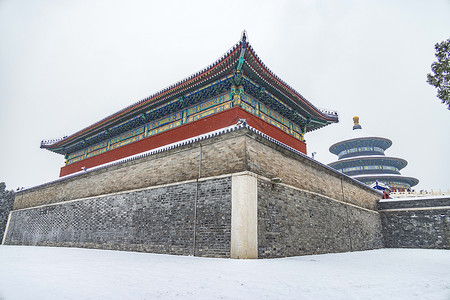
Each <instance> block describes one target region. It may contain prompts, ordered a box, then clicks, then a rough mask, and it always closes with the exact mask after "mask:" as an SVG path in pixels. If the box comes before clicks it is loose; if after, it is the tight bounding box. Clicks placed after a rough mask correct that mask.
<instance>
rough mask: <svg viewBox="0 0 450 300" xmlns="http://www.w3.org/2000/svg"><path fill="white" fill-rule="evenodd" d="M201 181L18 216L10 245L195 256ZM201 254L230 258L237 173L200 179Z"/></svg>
mask: <svg viewBox="0 0 450 300" xmlns="http://www.w3.org/2000/svg"><path fill="white" fill-rule="evenodd" d="M196 186H197V184H196V182H189V183H183V184H177V185H170V186H164V187H159V188H153V189H146V190H141V191H134V192H125V193H119V194H111V195H105V196H100V197H94V198H89V199H84V200H77V201H69V202H63V203H60V204H54V205H46V206H42V207H36V208H31V209H24V210H18V211H15V212H14V213H13V214H12V219H11V221H10V228H9V231H8V235H7V238H6V244H12V245H14V244H16V245H49V246H69V247H70V246H73V247H89V248H102V249H114V250H133V251H146V252H154V253H168V254H180V255H192V254H193V244H194V202H195V195H196ZM197 197H198V199H197V223H196V229H195V230H196V247H195V255H197V256H215V257H229V255H230V226H231V177H224V178H218V179H212V180H206V181H199V183H198V194H197Z"/></svg>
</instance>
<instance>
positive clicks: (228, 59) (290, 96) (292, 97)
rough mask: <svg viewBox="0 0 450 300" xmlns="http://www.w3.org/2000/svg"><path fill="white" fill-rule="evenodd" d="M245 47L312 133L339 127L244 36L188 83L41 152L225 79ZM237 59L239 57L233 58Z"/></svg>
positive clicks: (183, 81) (54, 150)
mask: <svg viewBox="0 0 450 300" xmlns="http://www.w3.org/2000/svg"><path fill="white" fill-rule="evenodd" d="M242 47H247V49H246V50H248V51H249V53H250V54H251V55H252V57H253V58H254V60H255V61H256V62H257V63H258V64H259V66H260V67H261V68H260V69H261V71H262V72H263V73H264V74H258V72H257V71H256V70H255V75H257V76H263V75H264V76H266V77H268V78H272V79H273V80H274V82H275V84H276V86H272V85H271V84H269V83H266V84H267V85H268V88H270V86H272V88H273V89H274V90H276V91H277V93H279V94H280V95H282V98H283V99H282V100H283V101H286V102H288V103H287V104H290V105H293V106H294V105H295V106H298V107H300V108H301V109H302V110H304V111H305V112H306V113H307V114H309V115H311V116H312V117H313V121H316V122H319V123H322V124H320V125H316V126H313V127H314V128H312V129H311V131H312V130H316V129H319V128H321V127H324V126H326V125H329V124H330V123H337V122H338V121H339V120H338V116H337V114H336V116H335V117H334V116H333V117H332V116H327V115H325V114H324V113H322V112H321V111H320V110H319V109H318V108H317V107H315V106H314V105H312V104H311V103H310V102H309V101H308V100H306V99H305V98H304V97H303V96H302V95H300V94H299V93H298V92H296V91H295V90H294V89H293V88H291V87H290V86H289V85H287V84H286V83H285V82H284V81H282V80H281V79H280V78H279V77H278V76H276V75H275V74H274V73H273V72H272V71H271V70H270V69H268V68H267V67H266V66H265V64H264V63H263V62H262V61H261V60H260V59H259V57H258V56H257V55H256V53H255V52H254V50H253V48H252V47H251V45H250V44H249V43H247V42H245V35H243V39H241V40H240V41H239V42H237V43H236V44H235V45H234V46H233V47H231V48H230V50H228V51H227V52H226V53H225V54H224V55H222V56H221V57H220V58H219V59H218V60H216V61H215V62H214V63H212V64H211V65H209V66H207V67H205V68H203V69H202V70H201V71H199V72H196V73H194V74H192V75H191V76H188V77H186V78H185V79H183V80H181V81H179V82H177V83H175V84H173V85H171V86H169V87H167V88H165V89H162V90H161V91H159V92H156V93H155V94H153V95H151V96H149V97H147V98H144V99H143V100H140V101H138V102H136V103H134V104H132V105H130V106H127V107H125V108H124V109H122V110H120V111H118V112H116V113H114V114H112V115H109V116H107V117H106V118H104V119H102V120H100V121H98V122H96V123H94V124H92V125H90V126H88V127H86V128H84V129H82V130H80V131H77V132H75V133H74V134H72V135H70V136H67V137H65V138H63V139H61V140H58V141H57V142H56V143H49V144H45V141H43V143H41V148H43V149H48V150H50V151H53V152H56V153H60V154H64V153H63V150H62V149H63V148H64V146H66V145H68V144H70V143H73V142H75V141H79V140H81V139H83V138H85V137H87V136H89V135H93V134H97V133H99V132H101V131H102V130H104V128H105V127H110V126H114V125H115V124H118V123H120V122H121V121H123V119H125V118H127V117H129V116H132V115H136V114H138V113H139V112H140V111H141V110H143V109H147V108H148V107H149V106H154V105H158V104H162V103H164V101H168V100H170V98H171V99H173V98H175V97H177V96H179V94H183V93H186V92H187V91H189V90H193V89H194V88H196V87H198V84H200V83H202V84H204V83H205V82H207V81H208V80H211V79H212V78H215V77H216V76H217V75H218V74H219V75H222V74H221V72H220V71H218V72H216V71H217V70H218V69H219V68H220V67H223V68H222V69H229V68H230V67H232V66H233V65H235V64H236V63H237V59H238V57H237V54H238V53H239V51H240V50H242ZM234 56H236V57H234ZM246 63H247V64H250V62H249V61H246ZM219 77H220V76H219ZM289 102H292V103H289Z"/></svg>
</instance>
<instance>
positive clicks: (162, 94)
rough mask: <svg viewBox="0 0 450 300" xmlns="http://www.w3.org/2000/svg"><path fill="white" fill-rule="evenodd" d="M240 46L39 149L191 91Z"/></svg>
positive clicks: (72, 138) (109, 123)
mask: <svg viewBox="0 0 450 300" xmlns="http://www.w3.org/2000/svg"><path fill="white" fill-rule="evenodd" d="M240 44H242V41H239V42H238V43H236V44H235V45H234V46H233V47H231V48H230V50H228V51H227V52H226V53H225V54H224V55H222V56H221V58H219V59H218V60H216V61H215V62H214V63H212V64H211V65H209V66H207V67H205V68H204V69H202V70H201V71H199V72H196V73H194V74H193V75H191V76H188V77H186V78H185V79H183V80H181V81H179V82H177V83H175V84H173V85H170V86H169V87H167V88H164V89H162V90H161V91H158V92H156V93H155V94H153V95H151V96H149V97H147V98H144V99H143V100H140V101H138V102H136V103H134V104H132V105H130V106H127V107H125V108H124V109H122V110H120V111H118V112H116V113H114V114H112V115H109V116H107V117H106V118H104V119H102V120H100V121H98V122H96V123H94V124H92V125H90V126H88V127H86V128H84V129H82V130H80V131H77V132H75V133H74V134H72V135H70V136H67V137H66V138H64V139H62V140H60V141H59V142H58V143H56V144H52V145H41V148H43V149H49V150H51V151H53V150H52V149H54V148H58V147H62V146H63V145H64V144H67V143H70V142H71V141H73V140H74V139H76V138H80V136H83V135H89V134H90V133H92V132H93V131H95V130H97V129H98V128H99V127H104V126H107V125H112V124H113V123H119V122H120V119H123V118H125V117H127V116H128V115H132V114H136V112H138V111H139V110H141V109H145V108H147V106H149V105H156V104H159V103H161V101H160V100H163V99H165V98H167V97H170V96H171V97H172V98H173V97H174V95H173V94H177V93H178V92H179V91H180V90H183V88H186V89H189V87H188V86H187V85H188V84H191V88H192V89H193V88H194V86H193V85H192V84H193V83H196V82H195V81H196V80H199V79H200V78H201V77H202V76H204V75H205V73H208V72H211V71H212V70H213V69H214V68H216V67H219V66H220V65H221V64H223V63H224V62H226V61H227V60H229V59H230V58H231V56H232V55H233V54H235V53H236V51H237V50H239V46H240ZM235 63H236V59H231V60H230V61H229V62H228V64H229V66H232V65H233V64H235ZM210 75H212V76H211V77H213V76H214V75H215V74H210ZM211 77H209V78H211ZM202 79H203V80H208V77H205V78H202ZM171 93H172V95H171Z"/></svg>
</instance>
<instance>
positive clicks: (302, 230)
mask: <svg viewBox="0 0 450 300" xmlns="http://www.w3.org/2000/svg"><path fill="white" fill-rule="evenodd" d="M382 247H383V242H382V235H381V223H380V219H379V216H378V213H377V212H375V211H371V210H367V209H362V208H359V207H355V206H352V205H347V204H344V203H340V202H337V201H333V200H331V199H329V198H326V197H324V196H321V195H318V194H314V193H309V192H305V191H301V190H298V189H294V188H291V187H288V186H286V185H282V184H273V183H271V182H270V181H267V180H261V179H260V180H258V257H260V258H269V257H283V256H295V255H305V254H319V253H329V252H345V251H351V250H354V251H356V250H367V249H377V248H382Z"/></svg>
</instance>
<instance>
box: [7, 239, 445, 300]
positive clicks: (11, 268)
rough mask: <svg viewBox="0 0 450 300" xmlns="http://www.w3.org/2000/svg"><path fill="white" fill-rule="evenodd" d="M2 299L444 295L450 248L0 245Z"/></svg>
mask: <svg viewBox="0 0 450 300" xmlns="http://www.w3.org/2000/svg"><path fill="white" fill-rule="evenodd" d="M0 299H1V300H10V299H377V300H378V299H408V300H410V299H421V300H423V299H450V251H448V250H425V249H380V250H372V251H361V252H352V253H339V254H324V255H311V256H299V257H289V258H279V259H260V260H233V259H218V258H199V257H184V256H171V255H160V254H148V253H136V252H121V251H108V250H92V249H78V248H53V247H31V246H0Z"/></svg>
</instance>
